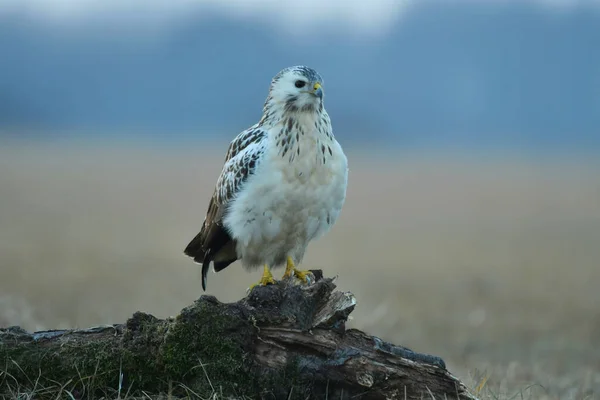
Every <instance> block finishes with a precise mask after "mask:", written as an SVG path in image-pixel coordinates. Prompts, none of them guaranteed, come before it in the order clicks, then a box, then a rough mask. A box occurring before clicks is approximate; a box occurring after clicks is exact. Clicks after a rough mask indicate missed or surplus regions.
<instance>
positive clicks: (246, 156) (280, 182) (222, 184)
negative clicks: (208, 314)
mask: <svg viewBox="0 0 600 400" xmlns="http://www.w3.org/2000/svg"><path fill="white" fill-rule="evenodd" d="M323 96H324V90H323V80H322V78H321V76H320V75H319V73H318V72H317V71H315V70H314V69H312V68H309V67H306V66H294V67H288V68H285V69H283V70H281V71H280V72H279V73H278V74H277V75H275V76H274V77H273V79H272V81H271V85H270V88H269V93H268V96H267V99H266V101H265V103H264V106H263V114H262V117H261V119H260V121H259V122H258V123H256V124H255V125H253V126H251V127H250V128H248V129H246V130H245V131H243V132H241V133H240V134H239V135H237V137H236V138H235V139H233V141H232V142H231V143H230V144H229V148H228V150H227V154H226V156H225V165H224V166H223V169H222V171H221V174H220V176H219V178H218V180H217V184H216V187H215V190H214V192H213V196H212V198H211V199H210V203H209V206H208V212H207V214H206V217H205V219H204V222H203V224H202V228H201V230H200V233H198V234H197V235H196V237H194V239H193V240H192V241H191V242H190V243H189V244H188V245H187V247H186V248H185V250H184V254H185V255H187V256H189V257H191V258H193V259H194V261H195V262H196V263H198V264H201V265H202V289H203V290H206V278H207V277H206V275H207V272H208V268H209V264H210V263H211V262H212V263H213V270H214V271H215V272H219V271H221V270H223V269H224V268H226V267H227V266H229V265H230V264H231V263H233V262H235V261H237V260H240V261H241V264H242V266H243V267H244V269H246V270H247V271H251V270H255V269H256V268H259V267H260V266H263V267H264V270H263V275H262V278H261V280H260V281H259V282H258V283H257V284H254V285H252V286H251V288H252V287H254V286H256V285H268V284H273V283H275V280H274V278H273V275H272V273H271V268H277V267H281V266H283V265H286V270H285V273H284V274H283V279H291V278H292V276H294V277H296V278H298V279H299V280H301V281H302V282H304V283H308V282H309V280H310V279H309V275H308V274H309V272H308V271H301V270H298V269H297V268H296V266H297V265H299V264H300V263H301V262H302V259H303V257H304V253H305V251H306V248H307V246H308V244H309V242H310V241H311V240H313V239H317V238H319V237H320V236H322V235H323V234H324V233H326V232H327V231H329V229H330V228H331V227H332V226H333V224H334V223H335V222H336V220H337V219H338V216H339V214H340V211H341V209H342V206H343V205H344V202H345V199H346V186H347V182H348V161H347V158H346V155H345V154H344V152H343V150H342V147H341V146H340V144H339V143H338V142H337V140H336V139H335V137H334V136H333V132H332V129H331V120H330V119H329V115H328V114H327V111H325V107H324V99H323Z"/></svg>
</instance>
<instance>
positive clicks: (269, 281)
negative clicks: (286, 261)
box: [248, 264, 275, 292]
mask: <svg viewBox="0 0 600 400" xmlns="http://www.w3.org/2000/svg"><path fill="white" fill-rule="evenodd" d="M273 284H275V279H273V274H272V273H271V270H270V269H269V266H268V265H267V264H265V269H264V270H263V275H262V278H260V281H258V283H254V284H252V285H250V287H249V288H248V292H249V291H251V290H252V289H253V288H254V287H255V286H267V285H273Z"/></svg>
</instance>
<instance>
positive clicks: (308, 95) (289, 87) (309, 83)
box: [269, 65, 324, 112]
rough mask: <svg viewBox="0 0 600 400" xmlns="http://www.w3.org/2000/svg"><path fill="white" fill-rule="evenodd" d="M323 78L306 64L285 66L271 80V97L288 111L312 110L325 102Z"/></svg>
mask: <svg viewBox="0 0 600 400" xmlns="http://www.w3.org/2000/svg"><path fill="white" fill-rule="evenodd" d="M322 85H323V79H322V78H321V75H319V73H318V72H317V71H315V70H314V69H312V68H309V67H305V66H301V65H300V66H295V67H289V68H285V69H283V70H282V71H280V72H279V73H278V74H277V75H275V77H274V78H273V80H272V81H271V88H270V90H269V97H270V98H271V100H272V101H273V102H275V103H277V104H280V105H283V106H284V108H285V110H286V111H293V112H299V111H300V112H311V111H315V110H318V109H320V108H321V107H322V104H323V95H324V92H323V86H322Z"/></svg>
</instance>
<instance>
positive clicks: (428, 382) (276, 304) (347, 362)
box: [0, 271, 475, 399]
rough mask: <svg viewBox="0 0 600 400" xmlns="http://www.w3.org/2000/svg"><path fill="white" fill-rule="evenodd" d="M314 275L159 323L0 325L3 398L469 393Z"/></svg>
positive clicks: (139, 316) (207, 299)
mask: <svg viewBox="0 0 600 400" xmlns="http://www.w3.org/2000/svg"><path fill="white" fill-rule="evenodd" d="M313 273H314V275H315V277H316V279H315V280H316V282H315V283H313V284H311V285H308V286H302V285H297V284H294V283H293V282H289V281H288V282H277V284H275V285H269V286H266V287H255V288H254V289H253V290H252V291H251V292H250V293H249V294H248V296H247V297H245V298H244V299H242V300H240V301H238V302H235V303H221V302H219V301H218V300H217V299H216V298H215V297H213V296H202V297H200V299H198V300H197V301H195V302H194V304H192V305H190V306H189V307H186V308H184V309H183V310H182V311H181V313H180V314H179V315H178V316H177V317H174V318H168V319H165V320H161V319H158V318H155V317H153V316H152V315H149V314H145V313H141V312H137V313H135V314H134V315H133V316H132V318H130V319H129V320H128V321H127V322H126V323H125V324H116V325H110V326H101V327H94V328H89V329H76V330H60V331H45V332H35V333H29V332H26V331H24V330H22V329H20V328H19V327H10V328H6V329H0V360H2V363H1V364H0V395H2V394H5V393H10V392H12V393H14V392H15V390H16V388H19V390H21V391H22V392H23V391H30V392H31V391H33V392H35V393H36V396H37V397H39V398H43V397H52V398H56V396H57V391H59V390H62V391H64V393H65V394H66V393H67V391H68V392H69V393H70V394H72V395H74V396H75V397H83V398H97V397H100V396H103V395H108V396H114V394H115V393H116V392H117V391H118V390H121V394H124V393H125V392H129V394H130V395H134V394H137V395H140V394H148V393H154V394H159V393H166V392H169V393H171V394H173V395H174V396H185V395H190V394H191V393H195V395H196V396H201V397H203V398H208V397H209V396H211V395H212V394H214V393H217V394H218V395H222V396H223V397H225V398H231V397H233V398H243V397H245V398H266V399H295V398H297V399H307V398H309V399H324V398H329V399H351V398H352V399H354V398H360V399H394V398H397V399H423V398H431V396H434V397H435V398H436V399H457V398H460V399H475V396H474V395H473V394H471V393H469V391H468V390H467V388H466V387H465V386H464V385H463V384H462V383H461V382H460V381H459V380H457V379H456V378H455V377H453V376H452V375H451V374H450V373H449V372H448V371H447V370H446V367H445V364H444V361H443V360H442V359H440V358H439V357H435V356H430V355H426V354H419V353H415V352H413V351H411V350H409V349H407V348H404V347H400V346H395V345H392V344H390V343H386V342H384V341H383V340H381V339H379V338H377V337H375V336H370V335H367V334H365V333H364V332H361V331H359V330H356V329H346V327H345V322H346V320H347V318H348V315H349V314H350V313H351V312H352V310H353V309H354V306H355V303H356V301H355V298H354V296H353V295H352V294H351V293H348V292H340V291H335V287H336V286H335V284H334V283H333V280H332V279H329V278H326V279H323V278H322V274H321V272H320V271H314V272H313Z"/></svg>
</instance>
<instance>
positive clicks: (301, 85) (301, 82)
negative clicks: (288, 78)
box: [294, 81, 306, 89]
mask: <svg viewBox="0 0 600 400" xmlns="http://www.w3.org/2000/svg"><path fill="white" fill-rule="evenodd" d="M294 85H295V86H296V87H297V88H298V89H300V88H303V87H304V86H305V85H306V82H304V81H296V83H294Z"/></svg>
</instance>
